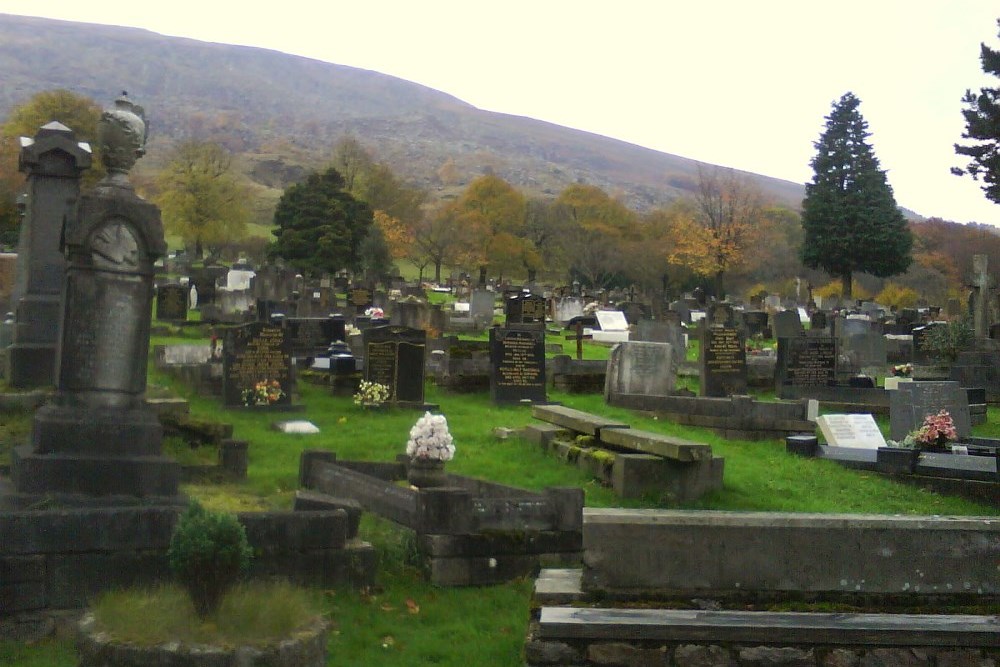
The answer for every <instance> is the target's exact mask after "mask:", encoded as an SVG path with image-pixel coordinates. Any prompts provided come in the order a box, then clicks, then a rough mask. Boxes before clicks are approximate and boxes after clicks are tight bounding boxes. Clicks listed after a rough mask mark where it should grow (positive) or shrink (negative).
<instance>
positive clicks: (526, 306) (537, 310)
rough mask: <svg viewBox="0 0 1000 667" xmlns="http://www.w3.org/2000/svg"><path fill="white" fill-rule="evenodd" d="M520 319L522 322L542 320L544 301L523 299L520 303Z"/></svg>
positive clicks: (543, 316) (543, 317)
mask: <svg viewBox="0 0 1000 667" xmlns="http://www.w3.org/2000/svg"><path fill="white" fill-rule="evenodd" d="M521 319H522V321H523V320H529V319H530V320H544V319H545V300H544V299H525V300H524V301H522V302H521Z"/></svg>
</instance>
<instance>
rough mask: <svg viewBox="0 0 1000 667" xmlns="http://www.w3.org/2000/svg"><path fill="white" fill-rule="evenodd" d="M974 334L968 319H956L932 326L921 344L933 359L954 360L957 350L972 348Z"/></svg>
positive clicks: (956, 357) (962, 350)
mask: <svg viewBox="0 0 1000 667" xmlns="http://www.w3.org/2000/svg"><path fill="white" fill-rule="evenodd" d="M973 339H974V336H973V331H972V324H971V323H970V322H969V320H968V319H956V320H952V321H951V322H948V323H947V324H943V325H938V326H935V327H932V328H931V330H930V331H928V332H927V335H926V336H925V337H924V340H923V341H922V343H921V346H922V347H923V349H924V350H926V351H927V352H929V353H930V354H931V355H932V356H933V357H934V358H935V359H938V360H940V361H955V360H956V359H958V354H959V352H964V351H966V350H970V349H972V342H973Z"/></svg>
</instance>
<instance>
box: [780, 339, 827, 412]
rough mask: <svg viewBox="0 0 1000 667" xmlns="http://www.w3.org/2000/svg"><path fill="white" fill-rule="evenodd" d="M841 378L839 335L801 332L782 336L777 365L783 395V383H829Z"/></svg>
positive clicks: (791, 385) (808, 384) (825, 384)
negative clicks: (786, 336) (839, 372)
mask: <svg viewBox="0 0 1000 667" xmlns="http://www.w3.org/2000/svg"><path fill="white" fill-rule="evenodd" d="M836 380H837V339H835V338H832V337H818V336H808V337H806V336H799V337H797V338H779V339H778V363H777V366H776V368H775V382H776V385H777V387H776V390H777V392H778V397H779V398H784V396H782V388H783V387H815V386H820V387H827V386H831V385H833V384H835V383H836Z"/></svg>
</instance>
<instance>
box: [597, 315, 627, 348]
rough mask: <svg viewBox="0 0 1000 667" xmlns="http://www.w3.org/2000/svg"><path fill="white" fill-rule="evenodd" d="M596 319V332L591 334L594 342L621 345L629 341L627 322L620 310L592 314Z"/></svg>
mask: <svg viewBox="0 0 1000 667" xmlns="http://www.w3.org/2000/svg"><path fill="white" fill-rule="evenodd" d="M594 317H595V318H597V326H598V328H599V330H598V331H594V332H593V336H594V340H595V341H601V342H604V343H623V342H625V341H627V340H628V339H629V327H628V320H626V319H625V313H623V312H621V311H620V310H598V311H597V312H595V313H594Z"/></svg>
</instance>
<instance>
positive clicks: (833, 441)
mask: <svg viewBox="0 0 1000 667" xmlns="http://www.w3.org/2000/svg"><path fill="white" fill-rule="evenodd" d="M816 425H817V426H819V430H820V432H821V433H822V434H823V437H824V438H826V444H827V445H829V446H830V447H850V448H853V449H878V448H879V447H885V437H884V436H883V435H882V431H880V430H879V428H878V424H877V423H875V418H874V417H872V416H871V415H868V414H861V415H858V414H851V415H820V416H819V417H817V418H816Z"/></svg>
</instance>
